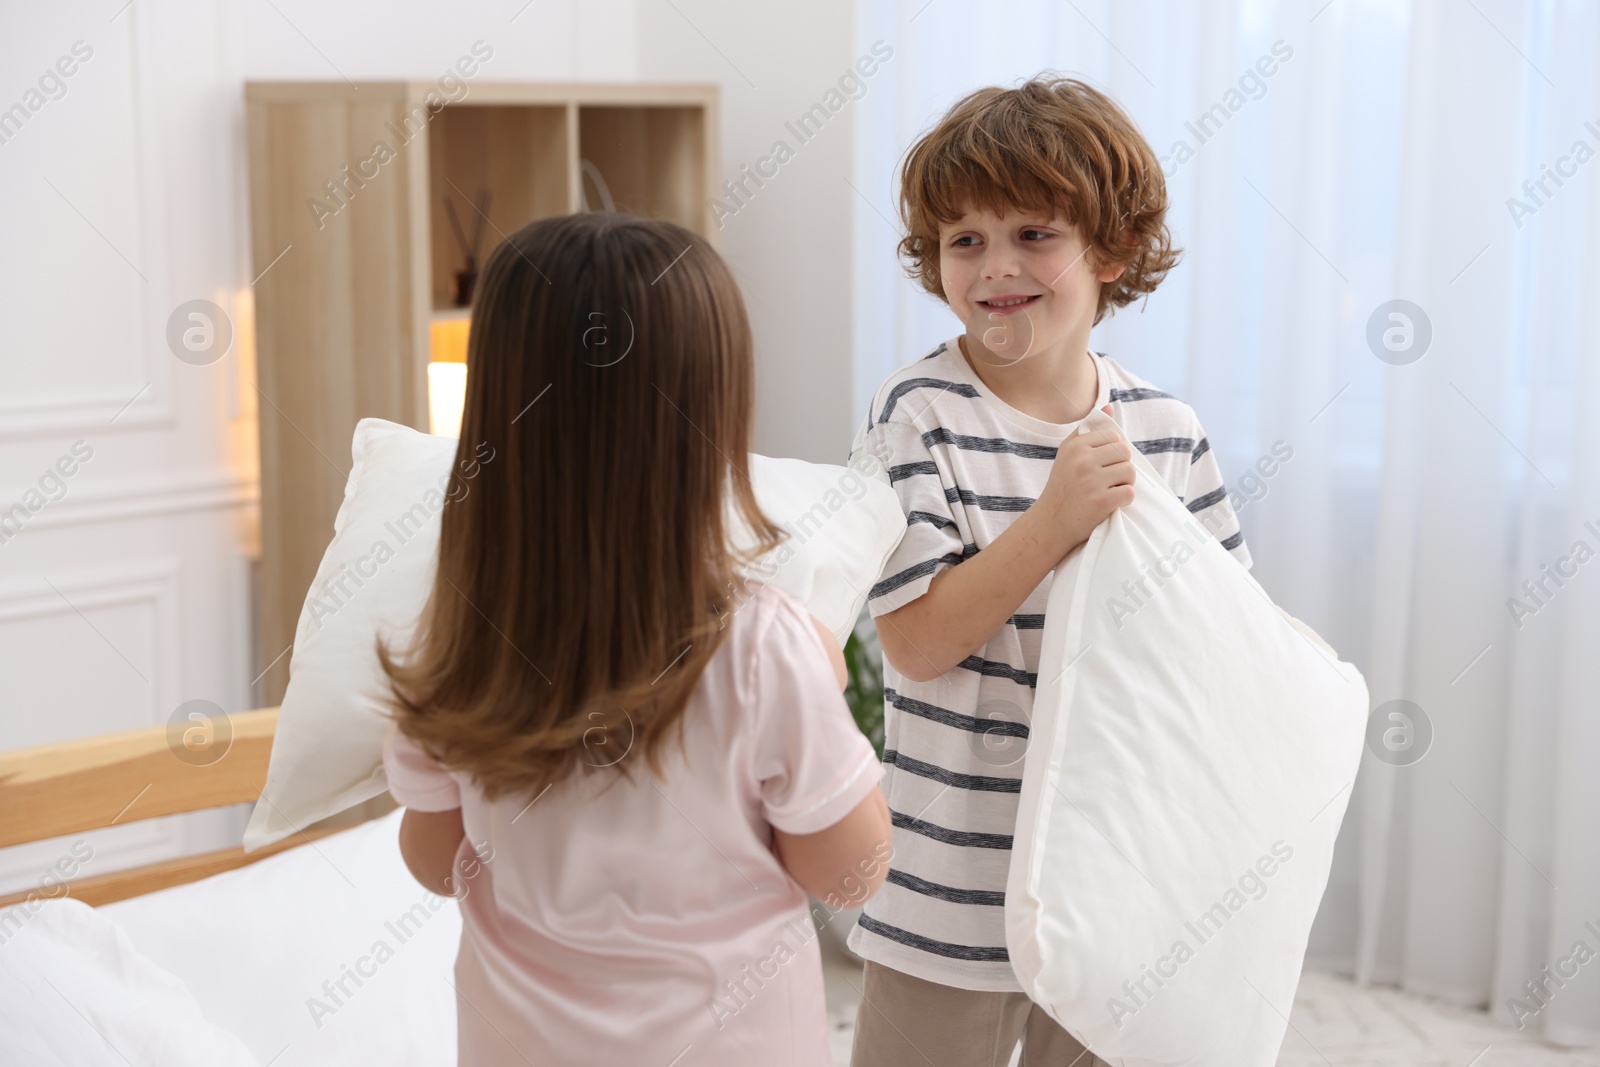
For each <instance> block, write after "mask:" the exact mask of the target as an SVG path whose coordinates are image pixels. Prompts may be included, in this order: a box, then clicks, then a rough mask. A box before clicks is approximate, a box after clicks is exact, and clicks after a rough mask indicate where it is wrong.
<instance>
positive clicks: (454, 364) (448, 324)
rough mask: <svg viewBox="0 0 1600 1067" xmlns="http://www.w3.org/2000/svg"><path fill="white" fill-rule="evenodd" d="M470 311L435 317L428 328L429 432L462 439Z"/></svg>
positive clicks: (465, 310)
mask: <svg viewBox="0 0 1600 1067" xmlns="http://www.w3.org/2000/svg"><path fill="white" fill-rule="evenodd" d="M470 325H471V320H470V319H469V318H468V317H467V309H466V308H462V309H461V310H460V311H459V312H456V313H450V312H443V313H440V314H437V315H435V316H434V319H433V323H432V325H431V327H430V329H429V338H428V340H429V344H430V347H431V350H432V357H433V361H432V362H431V363H429V364H428V432H429V433H431V434H438V435H439V436H441V437H460V436H461V409H462V407H463V406H464V405H465V404H466V399H467V334H468V330H469V327H470Z"/></svg>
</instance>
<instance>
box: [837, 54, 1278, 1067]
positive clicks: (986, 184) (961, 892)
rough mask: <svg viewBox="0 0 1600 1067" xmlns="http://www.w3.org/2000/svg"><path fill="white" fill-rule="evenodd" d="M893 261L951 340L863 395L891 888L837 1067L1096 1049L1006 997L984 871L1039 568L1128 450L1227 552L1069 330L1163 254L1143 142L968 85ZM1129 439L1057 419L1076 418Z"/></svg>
mask: <svg viewBox="0 0 1600 1067" xmlns="http://www.w3.org/2000/svg"><path fill="white" fill-rule="evenodd" d="M901 178H902V182H901V205H900V206H901V214H902V217H903V220H904V223H905V226H906V230H907V236H906V237H905V238H904V239H903V240H902V241H901V242H900V251H901V255H902V257H903V258H904V259H905V260H906V262H907V267H908V270H909V272H910V273H911V275H912V276H913V277H915V278H916V279H917V280H918V282H919V283H920V284H921V285H922V286H923V288H925V289H926V290H927V291H928V292H930V293H933V294H934V295H936V296H938V297H940V298H941V299H943V300H944V301H945V302H946V303H947V304H948V305H949V306H950V309H951V310H952V311H954V312H955V313H956V315H957V316H958V317H959V318H961V320H962V321H963V323H964V324H965V327H966V329H965V332H964V333H963V334H961V335H960V336H957V337H954V338H952V339H951V340H949V341H947V342H945V343H944V344H941V345H939V346H938V347H937V348H935V349H934V350H933V351H932V352H931V353H929V354H928V355H926V356H924V357H922V358H921V359H919V360H917V361H916V362H914V363H912V364H911V365H909V366H907V367H904V368H902V369H901V370H899V371H897V372H896V373H895V374H894V375H892V376H891V377H890V378H889V380H888V381H886V382H885V383H884V384H883V385H882V386H881V387H880V388H879V390H878V392H877V394H876V396H875V397H874V399H873V402H872V408H871V410H870V411H869V412H868V413H867V418H866V420H865V422H864V423H863V425H862V427H861V429H860V431H859V432H858V433H857V435H856V439H855V443H854V444H853V445H852V447H851V458H852V460H853V459H854V457H855V454H856V453H857V452H860V451H862V450H863V449H867V450H871V451H873V452H874V453H875V454H876V455H878V456H884V455H887V456H888V457H889V459H888V466H889V478H890V483H891V484H892V485H893V486H894V489H895V491H896V492H897V493H898V494H899V497H900V503H901V507H902V508H903V509H904V511H905V513H906V533H905V537H904V539H903V540H902V541H901V543H900V546H899V548H898V549H896V550H895V553H894V554H893V555H892V556H891V557H890V559H889V561H888V562H887V564H886V565H885V566H884V570H883V574H882V576H881V579H880V580H879V581H878V583H877V584H876V585H875V586H873V588H872V591H871V593H870V594H869V596H868V601H867V603H868V606H869V608H870V610H871V612H872V614H873V617H874V618H875V619H876V621H877V624H878V632H879V636H880V639H881V643H882V647H883V652H884V659H885V664H884V683H885V686H884V697H885V709H884V712H885V733H886V737H885V751H884V762H885V763H886V764H887V765H888V767H887V771H886V774H885V777H884V780H883V783H882V784H883V791H884V794H885V796H887V798H888V801H889V808H890V812H891V815H892V818H893V821H894V827H895V829H894V858H893V860H892V861H891V865H890V871H889V875H888V881H887V883H886V884H885V885H884V887H883V889H882V891H881V892H880V893H879V894H878V895H877V896H876V897H874V898H873V899H872V900H871V901H870V902H869V903H868V904H867V906H866V910H865V912H864V913H863V915H862V917H861V920H860V922H859V924H858V925H857V926H856V927H855V928H854V929H853V930H852V931H851V932H850V940H849V943H850V946H851V948H853V949H854V950H855V951H856V952H857V953H858V954H860V955H861V956H863V957H864V958H865V959H866V960H867V964H866V971H865V974H864V983H865V985H864V991H863V992H864V996H863V1003H862V1007H861V1010H860V1014H859V1015H858V1017H857V1023H856V1035H855V1047H854V1050H853V1055H852V1063H853V1065H854V1067H898V1065H902V1064H904V1065H906V1067H912V1065H916V1067H923V1065H926V1064H933V1065H936V1067H945V1065H946V1064H950V1065H959V1067H974V1065H990V1064H992V1065H994V1067H1003V1065H1004V1064H1006V1063H1007V1062H1008V1061H1009V1059H1010V1056H1011V1052H1012V1050H1013V1049H1014V1048H1015V1046H1016V1043H1017V1041H1018V1040H1019V1039H1020V1040H1021V1041H1022V1044H1023V1052H1022V1063H1023V1064H1024V1065H1028V1067H1040V1065H1045V1064H1049V1065H1051V1067H1068V1065H1069V1064H1077V1065H1080V1067H1089V1065H1090V1063H1091V1062H1092V1063H1096V1064H1098V1063H1101V1062H1102V1061H1100V1060H1099V1059H1097V1058H1095V1057H1093V1056H1087V1055H1085V1054H1084V1049H1083V1046H1082V1045H1080V1044H1079V1043H1078V1042H1077V1041H1076V1040H1075V1039H1074V1038H1073V1037H1072V1036H1071V1035H1069V1034H1068V1033H1067V1032H1066V1031H1065V1030H1063V1029H1062V1028H1061V1027H1060V1026H1059V1025H1057V1024H1056V1023H1055V1022H1054V1021H1053V1020H1052V1019H1050V1017H1049V1016H1048V1015H1047V1014H1046V1013H1045V1012H1044V1010H1043V1009H1042V1008H1039V1007H1037V1006H1035V1005H1033V1004H1032V1003H1031V1002H1030V1001H1029V1000H1028V999H1027V996H1026V995H1025V994H1024V993H1023V992H1022V987H1021V986H1020V985H1019V984H1018V982H1017V979H1016V976H1015V974H1014V973H1013V972H1012V969H1011V964H1010V962H1009V958H1008V956H1007V953H1006V947H1005V944H1006V941H1005V918H1004V904H1005V886H1006V871H1007V865H1008V861H1009V859H1010V854H1011V853H1010V849H1011V838H1012V833H1013V830H1014V828H1015V823H1016V813H1017V799H1018V793H1019V791H1020V788H1021V778H1022V757H1023V753H1024V751H1025V749H1026V746H1027V736H1028V726H1027V724H1028V721H1029V717H1030V714H1031V711H1032V707H1033V698H1034V691H1035V688H1036V686H1037V682H1038V675H1037V672H1038V669H1039V655H1040V638H1041V635H1042V632H1043V626H1044V609H1045V602H1046V600H1047V599H1048V596H1049V592H1050V581H1051V577H1052V575H1053V572H1054V569H1055V567H1056V565H1057V564H1058V563H1059V562H1060V561H1061V559H1062V557H1064V556H1065V555H1066V554H1067V553H1068V552H1070V551H1071V550H1072V549H1073V548H1075V547H1077V546H1078V545H1079V544H1081V543H1083V541H1084V540H1085V539H1086V538H1087V537H1088V536H1089V534H1090V532H1091V531H1093V529H1094V528H1095V527H1096V526H1097V525H1099V524H1100V522H1101V521H1102V520H1103V519H1105V518H1106V517H1107V516H1108V515H1109V514H1110V513H1111V512H1112V511H1113V510H1114V509H1115V508H1118V507H1121V506H1123V505H1125V504H1127V503H1129V502H1130V501H1131V500H1132V499H1133V480H1134V469H1133V465H1132V462H1131V460H1130V458H1129V457H1130V455H1131V453H1130V451H1129V449H1130V446H1131V447H1132V448H1137V449H1138V450H1139V451H1140V452H1141V453H1143V454H1144V456H1145V457H1146V459H1148V460H1149V462H1150V463H1151V465H1152V466H1154V467H1155V469H1156V470H1157V471H1158V472H1159V473H1160V474H1161V476H1162V478H1163V479H1164V480H1165V482H1166V484H1167V486H1168V487H1169V488H1171V490H1172V491H1173V492H1175V493H1176V494H1177V495H1178V497H1179V498H1180V499H1182V500H1184V501H1185V502H1186V504H1187V506H1188V508H1189V510H1190V511H1191V512H1193V513H1194V514H1195V516H1196V518H1198V519H1199V520H1200V521H1201V522H1202V523H1203V524H1204V525H1205V526H1206V527H1207V529H1209V530H1211V531H1212V533H1213V534H1214V535H1215V536H1216V537H1217V538H1218V540H1220V541H1221V543H1222V545H1223V546H1224V547H1225V548H1227V549H1228V550H1229V551H1230V552H1232V553H1233V554H1234V555H1235V556H1236V557H1237V558H1238V560H1239V562H1240V563H1242V564H1243V565H1245V566H1246V567H1248V566H1249V565H1250V556H1249V553H1248V551H1247V550H1246V548H1245V545H1244V539H1243V537H1242V536H1241V534H1240V532H1239V523H1238V519H1237V517H1236V516H1235V515H1234V513H1233V509H1232V508H1231V507H1230V506H1229V504H1228V500H1227V492H1226V489H1225V487H1224V485H1223V480H1222V473H1221V471H1220V470H1219V469H1218V466H1217V462H1216V458H1215V456H1214V455H1213V454H1212V452H1211V450H1210V446H1209V444H1208V443H1207V441H1206V437H1205V432H1204V431H1203V430H1202V429H1201V427H1200V424H1199V421H1198V420H1197V419H1196V417H1195V414H1194V411H1193V410H1192V409H1190V407H1189V406H1188V405H1187V404H1184V403H1183V402H1182V401H1180V400H1177V399H1175V398H1173V397H1171V396H1169V395H1167V394H1166V393H1163V392H1161V391H1160V390H1159V389H1157V388H1155V387H1154V386H1152V385H1150V384H1149V383H1148V382H1146V381H1144V380H1142V379H1140V378H1137V377H1135V376H1134V375H1132V374H1130V373H1128V372H1127V371H1126V370H1124V369H1123V368H1122V367H1121V366H1120V365H1118V364H1117V363H1116V362H1114V361H1113V360H1112V359H1111V358H1110V357H1108V356H1105V355H1103V354H1094V353H1091V352H1090V351H1089V348H1088V342H1089V330H1090V328H1091V327H1092V326H1093V325H1094V324H1095V323H1097V322H1099V321H1100V319H1101V318H1102V317H1103V316H1104V314H1105V313H1106V311H1107V310H1108V309H1109V308H1110V307H1112V306H1116V307H1121V306H1124V305H1126V304H1128V303H1130V302H1132V301H1133V300H1135V299H1137V298H1138V297H1139V296H1141V295H1143V294H1146V293H1149V292H1151V291H1153V290H1154V289H1155V287H1156V286H1157V284H1159V283H1160V281H1161V280H1162V279H1163V278H1164V277H1165V275H1166V272H1167V271H1168V270H1169V269H1171V267H1172V266H1173V265H1174V264H1175V263H1176V262H1177V258H1178V254H1177V251H1176V250H1175V249H1173V248H1172V245H1171V239H1170V234H1169V233H1168V230H1167V228H1166V225H1165V223H1164V221H1163V217H1164V215H1165V212H1166V188H1165V183H1164V182H1163V180H1162V176H1161V168H1160V165H1159V164H1158V163H1157V160H1156V157H1155V154H1154V153H1153V152H1152V151H1151V150H1150V147H1149V145H1148V144H1146V143H1145V140H1144V138H1143V137H1142V136H1141V135H1140V134H1139V132H1138V130H1137V129H1136V128H1135V127H1134V125H1133V123H1132V122H1131V121H1130V120H1129V119H1128V117H1127V116H1126V115H1125V114H1124V113H1123V112H1122V111H1121V109H1120V108H1118V107H1117V106H1116V105H1115V104H1114V103H1112V102H1111V101H1110V100H1109V99H1108V98H1106V97H1105V96H1104V95H1103V94H1101V93H1099V92H1098V91H1096V90H1094V89H1092V88H1090V87H1089V86H1087V85H1085V84H1083V83H1082V82H1079V81H1075V80H1071V79H1042V78H1041V79H1035V80H1033V81H1030V82H1028V83H1027V84H1024V85H1022V86H1021V87H1019V88H1016V89H1009V90H1002V89H996V88H990V89H982V90H979V91H978V92H975V93H973V94H971V95H970V96H968V97H966V98H965V99H964V100H962V101H960V102H959V103H957V104H956V105H955V107H953V108H952V109H951V110H950V112H949V114H947V115H946V116H945V117H944V119H943V121H941V122H940V123H939V125H938V126H937V127H936V128H935V129H934V130H933V131H932V132H930V133H929V134H927V135H926V136H925V137H923V138H922V140H921V141H920V142H918V143H917V144H916V145H915V146H914V147H913V148H912V150H911V152H910V153H909V154H908V155H907V157H906V160H905V163H904V168H903V171H902V174H901ZM1096 408H1099V409H1102V410H1104V411H1106V412H1107V413H1108V414H1109V415H1110V416H1111V418H1112V419H1113V421H1114V422H1115V423H1116V425H1117V427H1118V428H1120V429H1121V431H1122V433H1123V434H1125V435H1126V436H1125V437H1124V436H1122V435H1119V434H1117V433H1115V432H1113V431H1107V432H1103V433H1083V434H1080V433H1078V432H1077V430H1078V428H1079V422H1080V420H1082V419H1083V418H1084V416H1086V415H1087V414H1089V413H1090V412H1091V411H1093V410H1094V409H1096Z"/></svg>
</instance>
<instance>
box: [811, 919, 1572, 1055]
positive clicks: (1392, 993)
mask: <svg viewBox="0 0 1600 1067" xmlns="http://www.w3.org/2000/svg"><path fill="white" fill-rule="evenodd" d="M821 940H822V971H823V979H824V981H825V982H826V984H827V991H828V1023H829V1027H830V1034H829V1036H830V1040H831V1043H832V1047H833V1062H834V1063H835V1064H836V1065H837V1067H847V1065H848V1064H849V1063H850V1038H851V1035H852V1034H854V1032H855V1023H856V1007H857V1005H858V1002H859V997H860V989H861V965H860V964H859V963H856V962H854V961H853V960H851V959H850V958H849V957H848V956H847V955H846V953H845V952H844V951H843V950H841V949H840V948H839V947H838V946H837V945H836V944H835V943H834V941H833V939H832V938H829V937H823V938H822V939H821ZM1289 1023H1290V1030H1289V1033H1288V1036H1287V1037H1286V1038H1285V1039H1284V1042H1283V1051H1282V1053H1281V1054H1280V1055H1279V1057H1278V1065H1279V1067H1313V1065H1315V1067H1600V1049H1587V1050H1563V1049H1556V1048H1551V1047H1550V1046H1548V1045H1545V1044H1543V1043H1542V1042H1540V1041H1538V1040H1537V1039H1535V1038H1530V1037H1528V1036H1527V1035H1524V1034H1518V1033H1517V1032H1516V1031H1515V1030H1512V1029H1509V1028H1506V1027H1502V1026H1500V1025H1498V1024H1497V1023H1494V1022H1491V1021H1490V1019H1489V1017H1488V1016H1487V1015H1486V1014H1484V1013H1483V1012H1475V1011H1468V1010H1466V1009H1464V1008H1458V1007H1456V1006H1454V1005H1451V1004H1446V1003H1443V1002H1442V1001H1435V1000H1429V999H1427V998H1425V997H1419V996H1415V995H1413V994H1410V993H1402V992H1400V991H1399V990H1396V989H1376V988H1374V989H1360V988H1357V987H1356V986H1355V985H1354V984H1353V983H1351V982H1349V981H1346V980H1345V979H1343V978H1335V977H1333V976H1331V975H1324V974H1317V973H1315V972H1307V973H1306V975H1305V976H1304V977H1303V978H1301V980H1300V989H1299V992H1298V993H1297V994H1296V996H1295V1001H1294V1011H1293V1012H1292V1013H1291V1015H1290V1018H1289ZM1012 1062H1013V1063H1015V1062H1016V1058H1015V1056H1013V1059H1012Z"/></svg>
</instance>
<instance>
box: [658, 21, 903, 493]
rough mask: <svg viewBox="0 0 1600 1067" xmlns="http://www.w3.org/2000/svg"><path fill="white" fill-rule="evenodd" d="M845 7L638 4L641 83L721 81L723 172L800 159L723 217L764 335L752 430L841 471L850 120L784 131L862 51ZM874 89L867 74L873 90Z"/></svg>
mask: <svg viewBox="0 0 1600 1067" xmlns="http://www.w3.org/2000/svg"><path fill="white" fill-rule="evenodd" d="M854 9H855V5H854V4H853V3H851V2H850V0H819V2H815V3H810V4H799V5H781V6H780V5H775V4H760V5H757V4H741V3H734V2H731V0H672V2H671V3H667V2H666V0H639V3H638V17H639V26H638V34H639V40H640V42H641V46H640V49H639V77H640V78H642V79H644V80H646V81H701V82H706V81H709V82H716V83H717V84H718V85H720V86H721V89H722V92H721V98H722V160H723V163H722V173H721V175H719V180H736V179H739V178H740V177H741V175H742V172H741V168H742V167H745V166H749V167H750V168H752V170H753V169H755V168H757V167H758V165H760V161H761V160H762V159H763V158H771V157H773V156H774V151H773V150H774V145H775V142H778V141H780V140H781V141H784V142H786V144H787V145H788V147H789V149H790V150H792V152H793V158H791V159H789V160H788V161H787V162H784V163H781V164H779V163H777V162H776V160H774V162H773V163H772V164H769V165H767V166H766V168H765V169H766V170H767V171H768V173H771V172H772V170H773V168H774V167H776V171H777V173H776V174H775V175H774V176H773V177H771V178H770V179H763V181H764V184H763V185H761V186H759V187H758V186H757V185H756V184H755V183H754V182H753V181H748V180H747V185H746V188H747V189H748V190H749V191H750V195H749V196H748V197H743V196H741V198H740V199H741V200H742V201H743V202H742V204H741V203H739V202H735V201H732V200H728V201H726V202H727V203H728V204H729V206H730V207H732V208H734V209H736V213H734V214H732V215H729V216H726V217H724V218H723V220H722V222H723V226H722V231H721V234H722V251H723V255H724V256H725V257H726V258H727V259H728V261H729V263H730V264H731V265H732V267H733V270H734V273H735V275H736V276H737V277H738V279H739V284H740V286H741V288H742V289H743V291H744V297H745V302H746V304H747V306H748V307H749V311H750V318H751V322H752V326H753V328H754V331H755V339H756V365H757V397H756V420H755V421H756V433H755V440H754V442H753V444H752V447H753V448H754V449H755V451H757V452H760V453H763V454H765V455H774V456H796V457H799V458H801V459H806V460H811V461H813V462H818V463H823V462H826V463H841V464H842V463H843V462H844V461H845V459H846V458H847V456H848V454H849V449H850V438H851V432H852V430H853V429H854V427H853V426H852V425H851V410H850V407H851V404H850V382H851V316H852V314H853V310H854V308H853V299H852V298H853V286H852V284H851V278H852V263H851V240H852V238H851V233H852V219H853V215H854V212H856V211H857V210H858V202H857V201H856V200H855V199H854V198H855V195H856V194H855V193H854V192H852V191H851V188H850V184H849V182H848V180H847V179H848V178H849V176H850V174H851V159H852V140H853V129H854V123H855V116H854V113H855V111H856V110H857V108H858V107H859V102H858V101H849V100H848V97H845V95H844V94H843V93H840V94H839V96H838V97H836V98H834V102H835V103H838V102H840V101H841V100H843V101H845V102H843V104H842V106H840V107H839V108H838V110H837V112H836V113H833V114H831V115H830V117H829V118H828V120H827V121H826V123H823V124H821V129H820V130H818V131H817V132H816V133H815V134H814V135H810V136H809V137H808V139H807V140H806V141H804V142H802V141H801V140H800V138H799V137H797V136H796V135H795V133H794V132H793V131H791V130H790V129H789V128H788V127H787V126H786V125H785V124H786V123H793V122H795V121H796V120H797V119H798V118H799V116H800V115H802V114H803V113H804V112H806V111H807V110H808V109H809V108H811V107H812V106H813V105H815V104H818V103H823V102H825V101H826V100H827V99H828V97H827V94H828V91H829V90H830V89H837V87H838V83H839V79H840V77H841V75H844V74H845V73H846V72H847V71H850V70H851V67H852V64H854V63H855V61H856V59H857V56H858V53H857V51H856V45H855V39H854V32H853V24H852V20H853V18H854ZM865 84H866V86H867V91H868V92H871V91H873V89H872V85H873V83H872V80H871V79H868V80H866V82H865Z"/></svg>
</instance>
